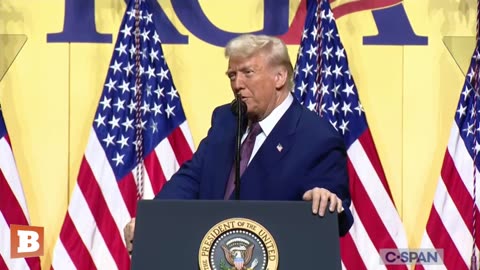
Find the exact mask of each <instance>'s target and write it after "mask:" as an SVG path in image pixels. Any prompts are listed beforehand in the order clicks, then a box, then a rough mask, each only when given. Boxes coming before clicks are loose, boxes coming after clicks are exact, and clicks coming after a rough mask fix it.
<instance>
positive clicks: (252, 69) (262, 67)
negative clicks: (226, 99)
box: [227, 54, 278, 121]
mask: <svg viewBox="0 0 480 270" xmlns="http://www.w3.org/2000/svg"><path fill="white" fill-rule="evenodd" d="M227 76H228V78H229V79H230V86H231V87H232V90H233V93H234V94H235V95H236V94H240V95H241V97H242V100H243V101H244V102H245V103H246V104H247V115H248V118H249V119H251V120H254V121H261V120H263V119H264V118H265V117H267V116H268V115H269V114H270V113H271V112H272V111H273V109H274V108H275V106H276V102H277V95H278V90H277V88H276V84H275V83H276V76H275V69H274V68H273V67H271V66H270V65H269V64H268V63H267V59H266V57H265V56H264V55H263V54H255V55H253V56H252V57H249V58H239V57H231V58H230V60H229V63H228V70H227Z"/></svg>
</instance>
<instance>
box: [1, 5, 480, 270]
mask: <svg viewBox="0 0 480 270" xmlns="http://www.w3.org/2000/svg"><path fill="white" fill-rule="evenodd" d="M299 1H300V0H291V1H290V20H293V17H294V15H295V11H296V10H297V7H298V5H299ZM65 2H66V0H43V1H31V0H2V1H1V2H0V78H2V75H3V74H2V73H3V72H2V70H3V71H4V70H6V69H7V68H8V71H7V72H6V73H5V75H4V76H3V79H1V81H0V102H1V104H2V108H3V112H4V116H5V121H6V124H7V128H8V130H9V134H10V138H11V142H12V145H13V150H14V154H15V158H16V161H17V164H18V168H19V173H20V177H21V179H22V182H23V186H24V189H25V193H26V198H27V203H28V208H29V211H30V216H31V221H32V224H33V225H36V226H44V227H45V241H46V249H45V252H46V254H45V256H43V257H42V265H43V267H44V268H45V269H46V268H47V266H49V265H50V263H51V259H52V258H51V255H52V249H53V246H54V243H55V241H56V238H57V236H58V234H59V230H60V228H61V225H62V222H63V218H64V215H65V213H66V209H67V205H68V202H69V194H70V192H71V190H72V188H73V186H74V183H75V181H76V176H77V172H78V169H79V165H80V161H81V158H82V155H83V151H84V149H85V145H86V141H87V139H88V138H87V136H88V134H89V131H90V127H91V124H92V121H93V115H94V112H95V110H96V106H97V104H98V99H99V96H100V93H101V90H102V86H103V83H104V79H105V75H106V72H107V69H108V65H109V61H110V57H111V53H112V50H113V42H112V43H49V42H47V33H56V32H61V31H62V29H63V24H64V20H65V18H64V16H65V11H64V9H65ZM159 2H160V4H161V6H162V8H163V10H164V11H165V12H166V14H167V16H168V18H169V19H170V20H171V21H172V22H173V23H174V25H175V26H176V27H177V29H178V30H179V31H180V32H181V33H182V34H184V35H189V42H188V44H185V45H164V46H163V48H164V51H165V57H166V60H167V62H168V64H169V66H170V69H171V73H172V75H173V78H174V81H175V84H176V86H177V88H178V89H179V93H180V95H181V98H182V103H183V106H184V109H185V112H186V115H187V119H188V122H189V125H190V128H191V131H192V134H193V137H194V141H195V144H196V145H198V143H199V141H200V139H201V138H203V137H204V136H205V134H206V131H207V129H208V127H209V124H210V114H211V112H212V110H213V108H214V107H215V106H217V105H219V104H223V103H226V102H229V101H230V100H231V98H232V96H231V92H230V90H229V84H228V80H227V78H226V77H225V75H224V72H225V69H226V60H225V58H224V57H223V51H222V48H221V47H217V46H213V45H211V44H208V43H206V42H204V41H202V40H200V39H198V38H196V37H195V36H194V35H192V34H191V33H190V32H189V30H188V29H186V28H185V27H184V26H183V25H182V22H181V21H180V20H179V18H178V17H177V15H176V14H175V12H174V10H173V7H172V6H171V2H170V1H168V0H161V1H159ZM199 2H200V4H201V6H202V8H203V10H204V12H205V14H207V16H208V18H209V20H210V21H211V22H213V23H214V24H215V25H216V26H217V27H219V28H221V29H224V30H228V31H232V32H249V31H255V30H259V29H261V28H262V26H263V1H261V0H243V1H233V0H232V1H225V0H216V1H211V0H210V1H207V0H201V1H199ZM340 2H342V1H340ZM343 2H345V1H343ZM340 4H341V3H340ZM403 6H404V8H405V11H406V13H407V16H408V19H409V21H410V24H411V26H412V27H413V29H414V31H415V33H416V34H417V35H421V36H428V45H416V46H395V45H384V46H382V45H375V46H372V45H363V37H364V36H372V35H376V34H377V25H376V23H375V20H374V19H373V16H372V11H371V10H365V11H360V12H356V13H352V14H347V15H345V16H343V17H341V18H339V19H338V20H337V25H338V27H339V31H340V35H341V38H342V41H343V43H344V45H345V47H346V51H347V53H348V57H349V62H350V68H351V71H352V74H353V76H354V78H355V81H356V83H357V87H358V91H359V95H360V99H361V101H362V103H363V105H364V107H365V111H366V113H367V118H368V121H369V125H370V128H371V131H372V134H373V137H374V140H375V142H376V145H377V149H378V151H379V155H380V158H381V161H382V163H383V166H384V169H385V172H386V175H387V179H388V182H389V184H390V187H391V189H392V192H393V196H394V200H395V203H396V205H397V208H398V211H399V213H400V215H401V217H402V220H403V222H404V225H405V228H406V231H407V234H408V238H409V239H408V240H409V245H410V247H411V248H413V247H418V246H419V244H420V239H421V235H422V233H423V230H424V228H425V224H426V220H427V217H428V214H429V211H430V207H431V203H432V200H433V194H434V191H435V187H436V183H437V179H438V177H439V173H440V167H441V163H442V159H443V155H444V152H445V148H446V143H447V139H448V134H449V131H450V126H451V123H452V121H453V116H454V111H455V106H456V103H457V100H458V97H459V94H460V90H461V87H462V84H463V80H464V76H465V75H464V73H463V72H462V70H461V67H462V66H464V65H465V64H466V63H467V60H466V59H468V57H469V56H470V55H471V53H472V51H473V46H474V44H473V39H462V40H461V42H457V41H459V40H458V39H455V38H451V37H456V36H473V35H474V33H475V15H476V3H475V1H473V0H468V1H465V0H458V1H453V0H442V1H439V0H428V1H417V0H405V1H403ZM124 9H125V3H124V2H123V1H121V0H97V1H95V23H96V27H97V31H98V32H99V33H111V34H113V41H115V39H116V36H117V31H118V28H119V25H120V22H121V18H122V16H123V12H124ZM245 18H248V19H245ZM24 40H26V42H25V43H24V45H23V47H22V44H23V41H24ZM289 49H290V53H291V58H292V60H294V59H295V58H296V54H297V50H298V45H289ZM17 53H18V54H17ZM15 56H16V57H15ZM10 64H11V65H10Z"/></svg>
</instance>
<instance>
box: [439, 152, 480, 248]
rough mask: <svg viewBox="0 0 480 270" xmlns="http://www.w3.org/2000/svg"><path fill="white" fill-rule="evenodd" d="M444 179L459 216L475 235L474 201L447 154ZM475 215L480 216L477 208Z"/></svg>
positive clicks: (477, 224) (444, 164)
mask: <svg viewBox="0 0 480 270" xmlns="http://www.w3.org/2000/svg"><path fill="white" fill-rule="evenodd" d="M441 174H442V179H443V182H444V183H445V186H446V187H447V191H448V194H450V197H451V199H452V201H453V202H454V203H455V206H456V207H457V210H458V212H459V214H460V215H461V216H462V219H463V222H465V224H466V226H467V228H468V230H469V231H470V233H473V229H472V228H473V224H472V219H473V211H472V210H473V199H472V196H471V195H470V193H469V192H468V190H467V187H466V186H465V185H464V183H463V181H462V178H461V177H460V175H459V174H458V171H457V169H456V168H455V163H454V161H453V159H452V157H451V156H450V153H449V152H448V150H447V152H446V153H445V157H444V159H443V166H442V172H441ZM472 174H473V162H472ZM475 212H476V213H475V214H476V215H477V217H479V216H480V213H479V212H478V208H475ZM476 227H477V228H476V230H477V232H479V231H480V223H479V222H477V223H476ZM479 244H480V239H478V238H477V240H476V245H477V246H478V245H479Z"/></svg>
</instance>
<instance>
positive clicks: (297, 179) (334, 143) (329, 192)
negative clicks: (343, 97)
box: [124, 34, 353, 251]
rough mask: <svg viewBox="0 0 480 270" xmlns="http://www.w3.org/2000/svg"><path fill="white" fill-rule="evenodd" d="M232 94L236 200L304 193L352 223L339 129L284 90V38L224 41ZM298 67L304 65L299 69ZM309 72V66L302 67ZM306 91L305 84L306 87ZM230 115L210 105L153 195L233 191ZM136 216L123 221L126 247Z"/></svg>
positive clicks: (208, 196) (318, 208) (227, 194)
mask: <svg viewBox="0 0 480 270" xmlns="http://www.w3.org/2000/svg"><path fill="white" fill-rule="evenodd" d="M225 56H226V57H228V59H229V61H228V68H227V71H226V75H227V77H228V79H229V80H230V85H231V88H232V91H233V94H234V95H235V96H236V97H238V98H239V99H241V101H243V102H244V103H245V104H246V116H247V119H248V120H247V121H246V127H245V132H243V136H242V138H241V140H242V145H241V149H240V153H241V159H240V164H239V167H240V177H241V178H240V187H239V189H240V192H239V194H240V195H239V196H240V197H239V199H241V200H284V201H285V200H305V201H311V202H312V213H313V214H318V215H320V216H323V215H324V213H325V211H326V210H327V207H328V210H329V211H332V212H333V211H337V212H338V213H339V215H338V217H339V232H340V235H345V234H346V233H347V232H348V230H349V228H350V227H351V225H352V223H353V217H352V214H351V212H350V210H349V206H350V193H349V185H348V172H347V155H346V150H345V145H344V142H343V139H342V137H341V136H340V134H338V132H337V131H336V130H335V129H334V128H333V127H332V126H331V124H330V123H329V122H328V121H327V120H326V119H324V118H321V117H319V116H318V115H317V114H315V113H314V112H311V111H310V110H308V109H306V108H305V107H304V106H302V105H301V104H300V103H299V102H298V101H297V100H296V99H295V98H294V97H293V95H292V94H291V91H292V88H293V79H292V78H293V72H294V71H293V67H292V63H291V62H290V57H289V55H288V50H287V47H286V46H285V44H284V43H283V42H282V41H281V40H280V39H278V38H275V37H269V36H264V35H251V34H247V35H241V36H239V37H237V38H234V39H233V40H231V41H230V42H229V43H228V44H227V46H226V48H225ZM298 72H305V71H298ZM306 72H308V71H306ZM305 91H310V90H308V89H306V90H305ZM236 121H237V116H236V115H235V114H234V112H232V110H231V106H230V105H223V106H220V107H217V108H216V109H215V110H214V111H213V115H212V125H211V127H210V129H209V131H208V135H207V136H206V137H205V138H204V139H203V140H202V141H201V142H200V145H199V147H198V149H197V151H196V152H195V154H194V155H193V157H192V159H191V160H189V161H187V162H185V163H184V164H183V165H182V166H181V168H180V169H179V170H178V171H177V173H175V174H174V175H173V176H172V178H171V179H170V180H169V181H168V182H167V183H166V184H165V186H164V187H163V188H162V190H161V191H160V192H159V193H158V194H157V196H156V199H162V200H163V199H202V200H224V199H227V200H228V199H233V198H234V194H235V181H234V179H235V168H236V166H235V165H234V164H235V163H234V158H235V151H236V148H235V147H236V144H235V143H236V133H237V128H236V127H237V122H236ZM134 225H135V219H133V220H132V221H131V222H130V223H129V224H127V226H126V227H125V231H124V233H125V240H126V242H127V248H128V250H129V251H131V250H132V240H133V231H134Z"/></svg>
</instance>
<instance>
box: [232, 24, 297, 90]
mask: <svg viewBox="0 0 480 270" xmlns="http://www.w3.org/2000/svg"><path fill="white" fill-rule="evenodd" d="M261 52H264V53H265V55H266V57H267V59H268V62H269V63H270V64H271V65H273V66H283V67H285V68H286V69H287V86H288V90H289V91H291V90H292V89H293V66H292V62H291V61H290V57H289V55H288V49H287V46H286V45H285V43H283V41H282V40H280V39H279V38H276V37H271V36H267V35H252V34H245V35H240V36H238V37H236V38H234V39H232V40H230V41H229V42H228V44H227V46H226V47H225V56H226V57H228V58H230V57H240V58H249V57H252V56H253V55H255V54H257V53H261Z"/></svg>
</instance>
